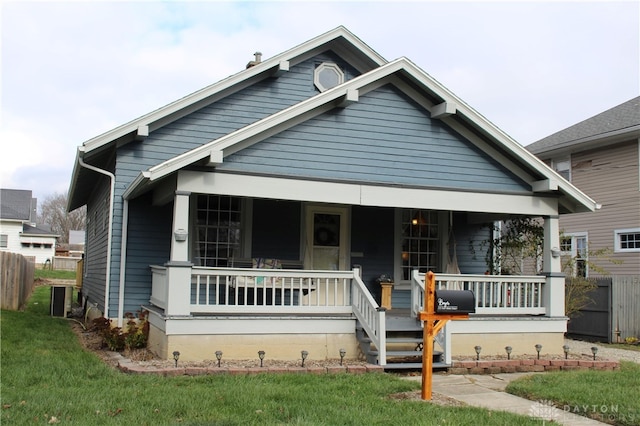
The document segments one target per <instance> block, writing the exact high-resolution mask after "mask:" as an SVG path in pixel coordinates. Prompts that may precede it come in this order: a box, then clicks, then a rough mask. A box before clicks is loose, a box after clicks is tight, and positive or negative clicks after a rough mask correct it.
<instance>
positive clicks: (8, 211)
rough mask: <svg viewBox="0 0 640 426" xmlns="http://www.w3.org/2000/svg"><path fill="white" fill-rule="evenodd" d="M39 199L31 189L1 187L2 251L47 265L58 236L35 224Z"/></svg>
mask: <svg viewBox="0 0 640 426" xmlns="http://www.w3.org/2000/svg"><path fill="white" fill-rule="evenodd" d="M37 202H38V201H37V199H36V198H34V197H33V196H32V193H31V191H30V190H26V189H7V188H2V189H0V251H7V252H11V253H18V254H21V255H23V256H24V257H26V258H27V259H30V260H31V261H33V262H34V263H36V264H44V263H45V262H47V261H51V262H52V261H53V257H54V256H55V253H56V241H57V238H58V237H59V235H56V234H54V233H53V232H51V229H50V228H49V227H48V226H46V225H38V224H36V211H37Z"/></svg>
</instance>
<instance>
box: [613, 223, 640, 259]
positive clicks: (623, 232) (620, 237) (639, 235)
mask: <svg viewBox="0 0 640 426" xmlns="http://www.w3.org/2000/svg"><path fill="white" fill-rule="evenodd" d="M613 232H614V244H615V249H614V251H615V252H616V253H625V252H640V228H629V229H616V230H615V231H613Z"/></svg>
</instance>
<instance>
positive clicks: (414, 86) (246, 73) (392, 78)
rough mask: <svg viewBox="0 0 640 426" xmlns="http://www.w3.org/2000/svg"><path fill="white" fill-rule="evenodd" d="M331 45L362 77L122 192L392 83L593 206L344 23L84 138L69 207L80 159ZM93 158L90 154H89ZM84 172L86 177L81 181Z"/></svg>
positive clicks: (574, 205) (159, 169)
mask: <svg viewBox="0 0 640 426" xmlns="http://www.w3.org/2000/svg"><path fill="white" fill-rule="evenodd" d="M327 50H332V51H334V52H336V53H338V54H339V55H340V56H343V57H344V59H345V60H346V61H348V62H349V63H350V64H352V65H353V66H354V67H355V68H356V69H358V71H360V72H361V73H362V74H361V75H360V76H358V77H355V78H353V79H351V80H348V81H346V82H344V83H342V84H340V85H338V86H336V87H334V88H333V89H330V90H327V91H325V92H323V93H319V94H317V95H315V96H313V97H311V98H309V99H306V100H304V101H302V102H299V103H297V104H295V105H293V106H291V107H289V108H286V109H283V110H281V111H279V112H277V113H275V114H272V115H270V116H268V117H266V118H264V119H262V120H259V121H257V122H254V123H252V124H249V125H247V126H245V127H243V128H241V129H239V130H236V131H234V132H232V133H229V134H228V135H225V136H223V137H221V138H218V139H216V140H212V141H210V142H208V143H206V144H204V145H202V146H200V147H198V148H195V149H193V150H191V151H189V152H186V153H184V154H181V155H178V156H176V157H174V158H172V159H170V160H168V161H165V162H163V163H161V164H158V165H156V166H154V167H151V168H149V169H148V170H144V171H142V172H141V173H140V175H139V176H138V177H137V178H136V179H135V180H134V181H133V182H132V183H131V184H130V185H129V186H128V188H127V189H126V190H125V193H124V194H123V196H124V197H125V198H133V197H136V196H137V195H139V194H141V193H143V192H145V191H147V190H149V189H150V188H151V187H152V186H153V185H155V183H157V182H159V181H160V180H162V179H163V178H165V177H167V176H169V175H171V174H173V173H175V172H177V171H178V170H180V169H182V168H184V167H187V166H190V165H204V166H215V165H216V164H219V163H220V162H224V158H225V157H226V156H228V155H231V154H233V153H234V152H238V151H239V150H242V149H244V148H245V147H248V146H251V145H252V144H254V143H256V142H259V141H261V140H264V139H266V138H267V137H269V136H271V135H274V134H276V133H278V132H281V131H283V130H286V129H288V128H291V127H293V126H295V125H296V124H297V123H302V122H304V121H305V120H308V119H309V118H312V117H314V116H317V115H319V114H322V113H323V112H325V111H329V110H330V109H333V108H336V107H338V108H342V107H348V105H349V104H350V103H353V102H357V101H358V97H359V96H360V95H361V94H364V93H367V92H368V91H372V90H375V89H376V88H378V87H381V86H382V85H384V84H389V83H392V84H393V85H395V86H396V87H397V88H398V89H399V90H400V91H402V92H403V93H404V94H405V95H407V96H409V97H410V98H411V99H413V100H414V101H415V102H416V103H417V104H418V105H420V106H422V107H423V108H424V109H425V110H426V111H429V112H430V113H431V117H432V118H434V119H440V120H442V121H443V122H444V123H446V124H447V125H449V126H450V127H452V128H453V129H454V130H455V131H457V132H458V133H459V134H460V135H461V136H463V137H464V138H465V139H466V140H468V141H470V142H471V143H474V144H475V145H476V146H477V147H478V148H480V149H481V150H483V151H484V152H486V153H487V154H489V155H490V156H492V157H493V158H494V159H495V160H496V161H498V162H500V163H501V164H503V165H504V166H505V167H506V168H507V169H509V170H510V171H511V172H512V173H514V174H515V175H517V176H518V177H519V178H520V179H522V180H523V181H525V182H528V183H529V184H530V185H531V187H532V190H533V191H544V192H555V193H558V194H559V195H560V203H561V206H563V207H562V208H563V209H564V211H566V212H576V211H593V210H594V209H595V207H596V204H595V202H594V201H593V200H592V199H590V198H589V197H588V196H586V195H585V194H584V193H582V192H581V191H580V190H578V189H577V188H575V187H574V186H573V185H571V184H570V183H568V182H566V181H564V180H563V179H562V178H561V177H560V176H559V175H557V174H556V173H555V172H554V171H553V170H551V169H550V168H549V167H547V166H546V165H545V164H544V163H543V162H542V161H540V160H539V159H538V158H537V157H536V156H534V155H533V154H531V153H530V152H529V151H527V150H526V149H525V148H523V147H522V146H521V145H520V144H518V143H517V142H516V141H514V140H513V139H511V138H510V137H509V136H508V135H506V134H505V133H504V132H502V131H501V130H500V129H499V128H497V127H496V126H494V125H493V124H492V123H490V122H489V121H488V120H487V119H486V118H484V117H483V116H482V115H480V114H479V113H478V112H477V111H475V110H474V109H473V108H471V107H470V106H468V105H467V104H466V103H465V102H463V101H462V100H461V99H459V98H458V97H456V96H455V95H454V94H453V93H451V92H450V91H449V90H447V89H446V88H445V87H444V86H442V85H441V84H440V83H438V82H437V81H436V80H435V79H433V78H432V77H431V76H429V75H428V74H427V73H425V72H424V71H423V70H421V69H420V68H419V67H418V66H416V65H415V64H414V63H412V62H411V61H410V60H408V59H406V58H399V59H397V60H395V61H392V62H387V61H386V60H385V59H384V58H382V57H381V56H379V55H378V54H377V53H376V52H374V51H373V50H372V49H371V48H369V47H368V46H367V45H366V44H364V43H363V42H362V41H361V40H360V39H358V38H357V37H355V36H354V35H353V34H352V33H350V32H349V31H348V30H346V29H345V28H344V27H338V28H336V29H334V30H332V31H329V32H327V33H325V34H323V35H321V36H319V37H316V38H314V39H312V40H310V41H308V42H305V43H303V44H301V45H299V46H297V47H294V48H293V49H290V50H288V51H286V52H284V53H282V54H280V55H277V56H275V57H273V58H271V59H269V60H266V61H264V62H261V63H258V64H257V65H255V66H253V67H251V68H248V69H246V70H243V71H241V72H239V73H237V74H235V75H232V76H230V77H228V78H226V79H224V80H222V81H220V82H219V83H216V84H213V85H211V86H208V87H207V88H205V89H202V90H200V91H198V92H195V93H193V94H191V95H189V96H187V97H185V98H182V99H180V100H178V101H176V102H174V103H171V104H169V105H167V106H166V107H163V108H161V109H159V110H156V111H153V112H151V113H149V114H147V115H145V116H143V117H140V118H138V119H136V120H133V121H132V122H129V123H127V124H125V125H123V126H120V127H118V128H116V129H114V130H112V131H110V132H107V133H105V134H103V135H100V136H98V137H96V138H93V139H90V140H88V141H86V142H85V143H84V144H83V145H82V146H81V147H80V148H79V149H78V153H77V159H76V163H75V165H74V171H73V176H72V181H71V187H70V190H69V205H68V207H69V209H73V208H77V207H80V206H81V205H83V204H84V203H86V201H85V200H86V199H87V198H88V196H89V194H90V193H91V190H92V185H93V180H94V179H93V178H94V177H95V175H88V174H89V173H93V172H91V171H90V170H87V169H86V168H84V167H81V163H82V162H84V161H86V163H87V164H89V163H90V159H91V158H93V159H97V158H98V157H97V156H98V155H100V153H101V152H104V151H105V150H106V149H108V148H115V147H117V146H120V145H121V144H124V143H128V142H129V141H133V140H135V138H136V137H137V136H145V135H148V133H149V132H150V131H152V130H155V129H157V128H159V127H162V126H164V125H166V124H168V123H170V122H172V121H174V120H176V119H178V118H180V117H184V116H186V115H187V114H189V113H191V112H194V111H196V110H198V109H200V108H202V107H203V106H205V105H208V104H211V103H213V102H215V101H216V100H218V99H221V98H223V97H225V96H228V95H229V94H231V93H234V92H237V91H239V90H241V89H243V88H245V87H248V86H250V85H252V84H255V83H256V82H258V81H260V80H262V79H266V78H268V77H270V76H273V75H274V74H275V75H278V73H281V72H285V71H287V70H288V69H289V66H290V64H291V63H299V62H302V61H304V60H307V59H309V58H311V57H313V56H314V55H317V54H319V53H322V52H325V51H327ZM92 156H93V157H92ZM83 177H85V178H87V177H91V178H92V179H84V180H83V179H82V178H83Z"/></svg>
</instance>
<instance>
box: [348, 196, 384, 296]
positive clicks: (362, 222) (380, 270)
mask: <svg viewBox="0 0 640 426" xmlns="http://www.w3.org/2000/svg"><path fill="white" fill-rule="evenodd" d="M393 225H394V209H391V208H378V207H361V206H353V208H352V210H351V252H352V253H362V257H359V256H358V257H352V258H351V262H352V264H358V265H360V266H361V267H362V279H363V281H364V283H365V285H366V286H367V288H369V290H370V291H371V293H372V294H373V295H374V297H376V298H377V300H378V301H380V286H379V285H378V283H377V282H376V278H378V277H379V276H380V275H382V274H386V275H393V263H394V252H393V249H394V230H393Z"/></svg>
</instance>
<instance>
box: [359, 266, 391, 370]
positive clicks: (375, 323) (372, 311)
mask: <svg viewBox="0 0 640 426" xmlns="http://www.w3.org/2000/svg"><path fill="white" fill-rule="evenodd" d="M352 300H353V303H352V304H353V313H354V314H355V316H356V318H358V321H360V324H361V325H362V328H364V330H365V331H366V332H367V336H369V338H370V339H371V342H372V343H373V344H374V345H375V346H376V348H377V349H378V364H379V365H387V343H386V339H387V328H386V314H385V310H384V309H380V307H379V306H378V303H377V302H376V301H375V300H374V298H373V297H372V296H371V293H370V292H369V290H368V289H367V287H366V286H365V285H364V282H363V281H362V279H361V278H360V274H359V273H354V279H353V285H352Z"/></svg>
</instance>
